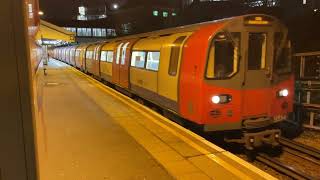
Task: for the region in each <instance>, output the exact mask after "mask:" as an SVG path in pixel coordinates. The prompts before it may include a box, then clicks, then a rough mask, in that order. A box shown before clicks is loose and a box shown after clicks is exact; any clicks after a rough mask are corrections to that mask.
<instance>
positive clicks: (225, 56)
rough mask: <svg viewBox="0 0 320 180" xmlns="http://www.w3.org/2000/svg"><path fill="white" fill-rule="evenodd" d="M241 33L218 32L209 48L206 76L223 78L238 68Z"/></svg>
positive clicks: (229, 75) (232, 73)
mask: <svg viewBox="0 0 320 180" xmlns="http://www.w3.org/2000/svg"><path fill="white" fill-rule="evenodd" d="M239 47H240V33H228V32H221V33H218V34H217V35H216V36H215V37H214V39H213V41H212V44H211V47H210V50H209V57H208V64H207V71H206V77H207V78H209V79H212V78H216V79H223V78H228V77H231V76H233V75H234V74H235V73H236V72H237V70H238V61H239V49H240V48H239Z"/></svg>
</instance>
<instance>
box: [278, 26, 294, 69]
mask: <svg viewBox="0 0 320 180" xmlns="http://www.w3.org/2000/svg"><path fill="white" fill-rule="evenodd" d="M291 60H292V55H291V45H290V42H286V39H285V37H284V36H283V33H280V32H276V33H275V34H274V63H275V71H276V73H278V74H282V73H290V72H291Z"/></svg>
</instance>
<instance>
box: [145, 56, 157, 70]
mask: <svg viewBox="0 0 320 180" xmlns="http://www.w3.org/2000/svg"><path fill="white" fill-rule="evenodd" d="M159 60H160V52H148V55H147V66H146V68H147V69H149V70H153V71H158V69H159Z"/></svg>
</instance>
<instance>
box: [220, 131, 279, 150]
mask: <svg viewBox="0 0 320 180" xmlns="http://www.w3.org/2000/svg"><path fill="white" fill-rule="evenodd" d="M280 136H281V131H280V130H279V129H269V130H264V131H260V132H251V133H250V132H244V133H243V137H242V138H241V139H225V141H226V142H235V143H241V144H244V146H245V148H246V149H248V150H254V149H255V148H257V147H261V146H263V145H271V146H272V147H276V146H279V138H280Z"/></svg>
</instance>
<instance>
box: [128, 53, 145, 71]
mask: <svg viewBox="0 0 320 180" xmlns="http://www.w3.org/2000/svg"><path fill="white" fill-rule="evenodd" d="M145 61H146V52H145V51H133V52H132V55H131V66H132V67H138V68H144V64H145Z"/></svg>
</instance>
